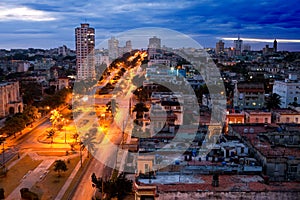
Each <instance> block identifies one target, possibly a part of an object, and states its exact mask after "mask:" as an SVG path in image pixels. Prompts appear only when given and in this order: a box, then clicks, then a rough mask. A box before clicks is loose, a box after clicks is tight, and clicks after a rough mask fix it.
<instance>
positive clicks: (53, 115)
mask: <svg viewBox="0 0 300 200" xmlns="http://www.w3.org/2000/svg"><path fill="white" fill-rule="evenodd" d="M61 117H62V115H61V114H60V113H59V112H58V111H57V110H53V111H51V116H50V122H51V123H52V127H54V128H55V126H56V125H57V124H58V122H60V119H61Z"/></svg>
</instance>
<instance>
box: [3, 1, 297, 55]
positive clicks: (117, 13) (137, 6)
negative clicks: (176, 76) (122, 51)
mask: <svg viewBox="0 0 300 200" xmlns="http://www.w3.org/2000/svg"><path fill="white" fill-rule="evenodd" d="M84 22H87V23H89V24H90V25H91V26H92V27H94V28H95V29H96V43H99V42H101V41H103V40H105V39H108V38H109V37H110V36H112V35H115V34H118V33H120V32H124V31H127V30H130V29H134V28H143V27H163V28H168V29H172V30H175V31H178V32H180V33H183V34H186V35H188V36H190V37H192V38H193V39H194V40H196V41H197V42H199V43H200V44H201V45H202V46H204V47H215V43H216V42H217V41H218V40H220V39H223V40H224V38H225V39H226V41H225V46H226V47H230V46H232V45H233V44H232V43H233V42H232V40H231V38H237V37H238V35H240V37H241V38H243V39H244V40H245V43H249V44H250V45H251V46H252V49H254V50H259V49H261V48H262V47H263V46H264V45H265V44H270V45H272V44H271V43H266V42H270V41H273V40H274V38H276V39H277V41H278V42H279V44H278V49H279V50H289V51H300V3H299V0H286V1H278V0H268V1H264V0H257V1H256V0H255V1H251V0H247V1H246V0H245V1H244V0H226V1H212V0H195V1H185V0H172V1H135V0H129V1H119V0H108V1H99V0H98V1H96V0H86V1H80V0H64V1H56V0H1V2H0V35H1V37H0V49H3V48H6V49H11V48H29V47H33V48H46V49H48V48H54V47H58V46H62V45H63V44H65V45H67V46H68V47H70V48H71V49H74V28H75V27H77V26H80V23H84ZM247 38H248V39H247ZM163 43H164V42H163V41H162V44H163ZM133 46H134V47H135V44H133Z"/></svg>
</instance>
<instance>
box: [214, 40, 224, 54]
mask: <svg viewBox="0 0 300 200" xmlns="http://www.w3.org/2000/svg"><path fill="white" fill-rule="evenodd" d="M222 52H224V42H223V41H222V40H220V41H219V42H217V43H216V54H219V53H222Z"/></svg>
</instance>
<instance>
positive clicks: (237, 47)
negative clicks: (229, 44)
mask: <svg viewBox="0 0 300 200" xmlns="http://www.w3.org/2000/svg"><path fill="white" fill-rule="evenodd" d="M233 43H234V48H235V51H236V55H240V53H242V51H243V49H242V48H243V40H241V39H240V36H238V39H237V40H234V41H233Z"/></svg>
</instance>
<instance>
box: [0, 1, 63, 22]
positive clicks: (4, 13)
mask: <svg viewBox="0 0 300 200" xmlns="http://www.w3.org/2000/svg"><path fill="white" fill-rule="evenodd" d="M0 10H1V12H0V21H37V22H42V21H53V20H56V19H57V18H56V17H54V16H53V15H52V14H51V13H50V12H45V11H42V10H35V9H32V8H29V7H26V6H17V7H15V6H7V5H0Z"/></svg>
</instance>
